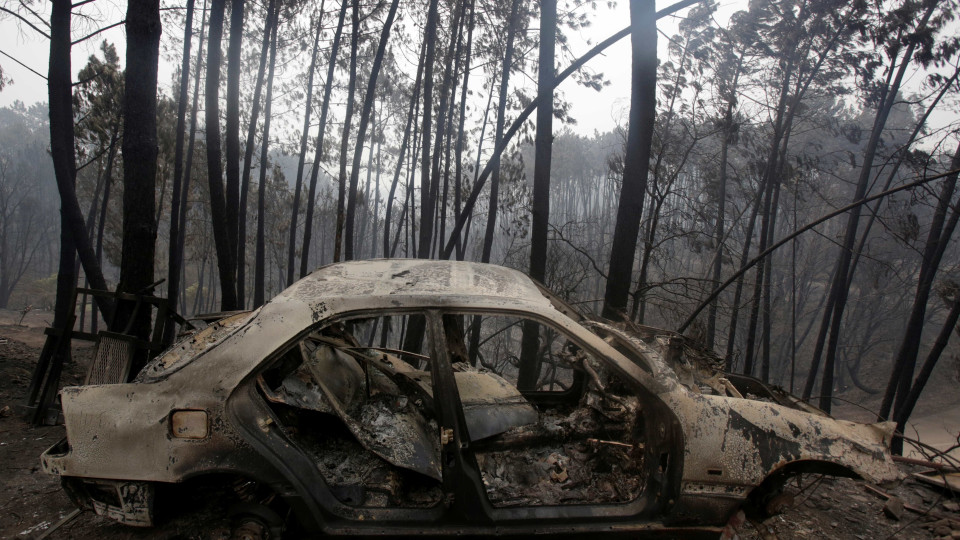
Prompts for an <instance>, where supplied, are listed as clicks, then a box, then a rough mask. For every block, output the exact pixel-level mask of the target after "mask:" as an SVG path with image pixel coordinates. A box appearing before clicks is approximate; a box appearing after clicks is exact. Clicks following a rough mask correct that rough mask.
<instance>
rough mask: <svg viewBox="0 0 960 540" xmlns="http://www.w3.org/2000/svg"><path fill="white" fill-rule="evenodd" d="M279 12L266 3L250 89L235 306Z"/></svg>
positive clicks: (242, 283)
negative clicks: (259, 125)
mask: <svg viewBox="0 0 960 540" xmlns="http://www.w3.org/2000/svg"><path fill="white" fill-rule="evenodd" d="M278 14H279V9H277V6H276V0H270V2H268V3H267V18H266V21H265V22H264V25H263V43H261V45H260V65H259V66H258V67H257V82H256V84H255V85H254V88H253V106H252V108H251V111H250V125H249V126H248V127H247V142H246V144H245V148H244V152H243V174H242V175H241V178H240V208H239V209H238V211H237V213H238V219H237V221H238V223H237V228H238V234H237V305H238V306H239V307H240V308H243V307H245V306H246V304H247V301H246V286H247V285H246V280H247V197H248V194H249V192H250V170H251V168H252V166H253V152H254V149H255V148H256V145H257V144H256V138H257V121H258V120H259V119H260V101H261V100H260V96H261V94H262V93H263V78H264V76H265V75H266V71H267V57H268V56H269V54H270V35H271V33H272V32H273V27H274V26H276V24H277V19H278Z"/></svg>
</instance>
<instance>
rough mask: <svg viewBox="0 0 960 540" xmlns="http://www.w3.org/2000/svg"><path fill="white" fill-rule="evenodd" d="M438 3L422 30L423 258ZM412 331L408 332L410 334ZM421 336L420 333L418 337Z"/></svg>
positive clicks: (428, 226) (428, 220) (428, 219)
mask: <svg viewBox="0 0 960 540" xmlns="http://www.w3.org/2000/svg"><path fill="white" fill-rule="evenodd" d="M437 3H438V2H437V0H430V6H429V8H428V9H427V26H426V28H425V29H424V33H423V40H424V42H425V43H426V54H425V56H424V73H423V129H422V131H421V136H422V137H423V142H422V152H423V153H422V155H421V159H420V239H419V242H420V246H419V250H418V251H417V257H418V258H420V259H429V258H430V240H431V238H432V237H433V216H432V215H430V212H428V211H427V209H429V208H432V207H433V203H432V201H430V135H431V133H432V131H433V64H434V57H435V56H436V40H437V19H438V17H439V16H438V14H437ZM411 200H412V199H411ZM411 217H412V215H411ZM421 332H422V329H421ZM411 333H412V332H408V333H407V334H408V337H409V335H410V334H411ZM418 340H419V336H418V337H417V341H418Z"/></svg>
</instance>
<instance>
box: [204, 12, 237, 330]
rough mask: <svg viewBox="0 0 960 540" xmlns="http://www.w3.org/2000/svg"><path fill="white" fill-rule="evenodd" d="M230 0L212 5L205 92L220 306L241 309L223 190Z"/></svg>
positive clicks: (209, 180)
mask: <svg viewBox="0 0 960 540" xmlns="http://www.w3.org/2000/svg"><path fill="white" fill-rule="evenodd" d="M225 3H226V0H213V1H212V2H211V4H210V45H209V49H210V50H209V52H208V53H207V77H206V93H205V99H204V101H205V105H206V107H205V111H204V112H205V117H206V127H207V132H206V141H207V180H208V182H209V184H210V217H211V219H212V224H213V242H214V245H215V247H216V251H217V269H218V271H219V274H220V309H222V310H223V311H231V310H234V309H237V308H238V307H239V306H238V305H237V284H236V281H235V280H236V269H237V267H236V264H234V261H233V257H232V255H233V254H232V253H231V244H232V243H233V241H234V240H232V239H231V238H230V237H231V232H230V227H229V226H228V224H227V203H226V200H225V199H224V190H223V166H222V164H221V157H222V154H221V150H220V63H221V62H220V60H221V51H220V47H221V42H222V41H223V14H224V8H225Z"/></svg>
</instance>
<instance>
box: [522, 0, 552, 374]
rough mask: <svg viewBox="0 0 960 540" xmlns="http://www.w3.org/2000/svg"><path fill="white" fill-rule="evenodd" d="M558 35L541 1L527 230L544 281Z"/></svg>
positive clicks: (530, 337)
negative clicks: (537, 101)
mask: <svg viewBox="0 0 960 540" xmlns="http://www.w3.org/2000/svg"><path fill="white" fill-rule="evenodd" d="M556 39H557V2H556V0H541V2H540V61H539V67H538V73H537V93H538V94H539V95H540V106H539V107H537V135H536V148H535V156H536V157H535V159H534V164H533V222H532V226H531V232H530V277H532V278H533V279H536V280H537V281H540V282H541V283H545V282H546V269H547V224H548V222H549V218H550V158H551V149H552V146H553V76H554V69H553V58H554V49H555V48H556ZM539 327H540V325H539V324H538V323H536V322H534V321H524V324H523V338H522V342H521V346H520V368H519V372H518V375H517V388H519V389H521V390H535V389H536V387H537V376H538V374H539V373H538V372H539V369H538V368H539V367H540V366H538V365H537V361H536V359H537V350H538V349H539V347H540V340H539V336H538V335H537V334H538V332H539Z"/></svg>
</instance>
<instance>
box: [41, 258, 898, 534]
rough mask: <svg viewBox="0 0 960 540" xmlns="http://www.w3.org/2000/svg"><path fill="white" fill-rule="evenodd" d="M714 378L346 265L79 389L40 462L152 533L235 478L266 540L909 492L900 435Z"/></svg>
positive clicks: (530, 303) (686, 517)
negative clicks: (793, 494)
mask: <svg viewBox="0 0 960 540" xmlns="http://www.w3.org/2000/svg"><path fill="white" fill-rule="evenodd" d="M720 367H721V366H720V363H719V362H718V361H717V359H716V357H715V356H712V355H711V354H710V353H707V352H704V351H702V350H700V349H698V348H697V346H696V344H694V343H691V342H690V341H689V340H687V339H686V338H684V337H683V336H680V335H677V334H674V333H671V332H669V331H662V330H657V329H653V328H647V327H637V326H633V327H630V328H626V327H624V326H622V325H615V324H613V323H610V322H607V321H602V320H598V319H591V318H588V317H586V316H584V315H582V314H580V313H578V312H577V311H575V310H574V309H573V308H571V307H570V306H568V305H567V304H565V303H564V302H562V301H561V300H559V299H557V298H555V297H554V296H553V295H552V294H550V293H549V292H547V291H545V290H544V289H543V288H542V287H540V286H538V285H537V284H536V283H535V282H534V281H532V280H531V279H530V278H528V277H526V276H525V275H523V274H522V273H520V272H517V271H514V270H510V269H507V268H502V267H498V266H492V265H486V264H476V263H466V262H446V261H427V260H375V261H361V262H351V263H344V264H334V265H330V266H326V267H323V268H321V269H319V270H317V271H315V272H313V273H312V274H311V275H309V276H308V277H306V278H304V279H302V280H300V281H298V282H297V283H295V284H293V285H292V286H291V287H290V288H288V289H287V290H286V291H284V292H283V293H281V294H280V295H278V296H277V297H275V298H274V299H273V300H271V301H270V302H269V303H267V304H266V305H264V306H262V307H261V308H260V309H258V310H255V311H253V312H243V313H238V314H234V315H232V316H230V317H227V318H225V319H222V320H219V321H217V322H215V323H213V324H211V325H210V326H208V327H207V328H204V329H203V330H201V331H199V332H197V333H195V334H194V335H192V336H188V337H186V338H184V339H182V340H181V341H179V342H178V343H176V344H175V345H174V346H173V347H172V348H170V349H168V350H167V351H165V352H164V353H163V354H161V355H160V356H158V357H157V358H156V359H155V360H153V361H152V363H150V364H148V365H147V366H146V367H145V368H144V369H143V370H142V371H141V372H140V373H139V374H138V376H137V378H136V380H135V381H134V382H133V383H130V384H114V385H91V386H80V387H68V388H64V389H63V390H62V393H61V398H62V406H63V414H64V418H65V423H66V435H67V436H66V439H65V440H64V441H62V442H61V443H59V444H57V445H55V446H54V447H52V448H50V449H49V450H48V451H47V452H45V453H44V454H43V456H42V458H41V460H42V465H43V469H44V470H45V471H46V472H47V473H50V474H56V475H60V476H61V477H62V479H63V483H64V486H65V489H66V490H67V491H68V493H69V494H70V495H71V497H72V498H73V499H74V500H75V501H76V502H77V503H78V504H80V505H82V506H85V507H87V508H93V509H94V510H96V512H97V513H99V514H102V515H107V516H110V517H113V518H115V519H117V520H119V521H121V522H123V523H127V524H130V525H140V526H149V525H151V524H153V523H154V520H155V508H157V507H158V506H159V505H161V504H162V503H163V500H162V498H163V497H162V495H164V496H170V495H169V494H170V493H171V492H172V491H175V488H176V487H177V486H182V485H184V484H185V483H187V482H190V481H192V480H194V479H197V478H204V477H214V476H216V477H218V478H231V479H234V480H233V481H234V482H235V485H241V486H243V489H238V498H239V499H240V502H239V504H240V507H241V508H243V509H245V511H246V515H247V516H253V517H252V518H251V521H249V522H248V523H256V524H258V525H257V526H258V527H259V529H257V530H258V531H259V532H258V534H261V533H263V534H261V536H266V535H267V534H270V533H272V534H273V535H274V536H276V535H278V534H281V531H282V530H283V529H284V528H287V530H294V531H296V532H295V534H296V535H298V536H299V535H305V534H312V533H326V534H363V535H402V534H411V535H412V534H416V535H422V534H437V535H443V534H482V535H486V534H501V535H512V534H526V533H530V532H538V533H592V532H596V533H614V534H617V533H619V534H624V535H630V536H634V537H635V536H638V535H650V536H668V537H675V536H677V535H683V536H690V535H697V534H698V533H699V534H702V535H705V536H711V535H712V536H714V537H715V536H716V535H717V534H719V533H720V531H721V530H722V527H723V526H724V524H725V523H727V521H728V519H729V518H730V517H731V515H733V514H734V513H735V512H736V511H737V509H738V508H740V507H741V506H744V505H753V506H762V505H763V504H765V501H766V500H767V499H768V498H769V497H770V496H772V495H775V494H776V493H777V489H778V488H779V487H780V486H782V485H783V482H784V481H785V480H786V479H787V478H789V477H791V476H792V475H795V474H799V473H802V472H808V471H812V472H819V473H827V474H834V475H846V476H856V477H861V478H864V479H867V480H869V481H872V482H886V481H891V480H894V479H897V478H898V476H899V472H898V470H897V468H896V466H895V465H894V464H893V462H892V461H891V457H890V454H889V451H888V445H889V443H890V438H891V435H892V430H893V425H892V424H890V423H887V424H873V425H867V424H858V423H853V422H845V421H841V420H836V419H833V418H831V417H830V416H828V415H826V414H825V413H823V412H821V411H819V410H818V409H815V408H813V407H811V406H808V405H806V404H805V403H803V402H801V401H799V400H797V399H796V398H793V397H792V396H790V395H788V394H786V393H784V392H782V391H777V390H775V389H771V388H768V387H767V386H765V385H763V384H762V383H760V382H759V381H757V380H756V379H751V378H748V377H736V376H733V375H726V374H724V373H723V372H722V371H721V370H720Z"/></svg>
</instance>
